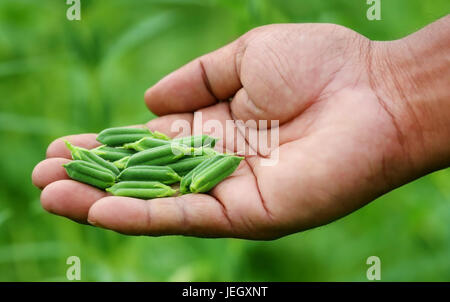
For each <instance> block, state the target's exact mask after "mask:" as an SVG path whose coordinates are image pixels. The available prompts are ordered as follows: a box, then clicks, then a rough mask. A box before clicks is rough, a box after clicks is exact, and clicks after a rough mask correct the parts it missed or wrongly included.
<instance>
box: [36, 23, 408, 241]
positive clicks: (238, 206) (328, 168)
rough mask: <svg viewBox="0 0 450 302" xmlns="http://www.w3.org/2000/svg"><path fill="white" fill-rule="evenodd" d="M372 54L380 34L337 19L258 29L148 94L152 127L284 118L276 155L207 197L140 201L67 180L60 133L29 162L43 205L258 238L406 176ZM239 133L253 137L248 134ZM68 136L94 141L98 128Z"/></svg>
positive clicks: (312, 222)
mask: <svg viewBox="0 0 450 302" xmlns="http://www.w3.org/2000/svg"><path fill="white" fill-rule="evenodd" d="M375 56H377V48H376V47H375V45H374V43H373V42H371V41H369V40H367V39H365V38H364V37H362V36H360V35H358V34H357V33H355V32H353V31H350V30H348V29H346V28H343V27H339V26H335V25H326V24H321V25H319V24H315V25H312V24H304V25H294V24H292V25H288V24H284V25H271V26H265V27H261V28H257V29H255V30H252V31H250V32H249V33H247V34H245V35H244V36H242V37H241V38H239V39H238V40H236V41H234V42H232V43H231V44H229V45H227V46H225V47H223V48H221V49H219V50H217V51H215V52H213V53H210V54H207V55H205V56H203V57H200V58H199V59H196V60H194V61H192V62H191V63H189V64H188V65H186V66H184V67H182V68H181V69H179V70H177V71H175V72H174V73H172V74H170V75H168V76H167V77H165V78H164V79H162V80H161V81H160V82H159V83H158V84H156V85H155V86H154V87H152V88H150V89H149V90H148V91H147V93H146V102H147V104H148V106H149V108H150V109H151V110H152V111H153V112H154V113H156V114H158V115H160V116H161V117H159V118H157V119H155V120H152V121H150V122H149V123H148V124H147V125H148V126H149V127H150V128H151V129H152V130H158V131H161V132H164V133H167V134H170V135H172V136H175V135H177V134H178V133H177V132H173V131H172V129H171V126H172V124H173V122H175V121H177V120H185V121H187V122H188V123H191V124H192V125H194V126H193V129H194V131H195V128H196V127H198V125H197V126H195V125H196V124H198V123H197V122H198V121H197V119H198V116H199V115H198V114H196V113H197V112H202V122H203V123H205V122H207V121H208V120H218V121H220V122H221V123H222V124H223V125H224V128H225V123H226V121H227V120H242V121H249V120H255V121H260V120H269V121H270V120H278V121H279V124H280V126H279V128H278V129H277V130H279V149H278V150H277V151H278V152H279V153H278V154H279V160H278V163H277V164H276V165H273V166H263V165H261V160H262V159H263V156H264V157H265V156H267V154H264V155H261V154H258V155H250V156H246V159H245V161H243V162H242V164H241V165H240V167H239V169H238V170H237V171H236V172H235V173H234V174H233V175H232V176H231V177H229V178H227V179H226V180H224V181H223V182H222V183H220V184H219V185H217V186H216V187H215V188H214V189H213V190H212V191H211V192H210V193H209V195H206V194H188V195H183V196H178V197H172V198H161V199H154V200H150V201H144V200H139V199H133V198H125V197H114V196H107V194H106V193H105V192H103V191H101V190H98V189H95V188H93V187H91V186H88V185H85V184H82V183H78V182H75V181H73V180H69V179H68V177H67V175H66V173H65V171H64V169H63V168H62V166H61V164H63V163H65V162H67V161H69V159H68V158H70V154H69V151H68V150H67V149H66V148H65V146H64V143H63V142H62V140H61V139H59V140H56V141H55V142H53V143H52V144H51V145H50V147H49V149H48V152H47V156H48V158H47V159H46V160H44V161H43V162H41V163H40V164H39V165H37V166H36V168H35V170H34V172H33V181H34V183H35V184H36V185H37V186H38V187H41V188H43V192H42V196H41V200H42V204H43V207H44V208H45V209H47V210H48V211H50V212H52V213H55V214H58V215H62V216H66V217H68V218H71V219H73V220H76V221H78V222H82V223H83V222H84V223H86V222H89V223H91V224H93V225H97V226H101V227H104V228H108V229H112V230H116V231H118V232H121V233H126V234H147V235H166V234H183V235H194V236H212V237H216V236H219V237H242V238H250V239H272V238H277V237H280V236H283V235H287V234H290V233H293V232H297V231H301V230H304V229H307V228H311V227H314V226H318V225H322V224H325V223H328V222H330V221H332V220H334V219H336V218H338V217H341V216H343V215H345V214H347V213H350V212H351V211H353V210H355V209H357V208H359V207H361V206H363V205H364V204H366V203H367V202H369V201H371V200H373V199H374V198H376V197H377V196H379V195H381V194H383V193H385V192H387V191H389V190H390V189H392V188H394V187H396V186H398V185H399V184H401V183H403V182H405V181H407V180H408V179H406V178H405V177H404V175H408V174H409V173H406V171H407V170H408V169H409V168H408V150H407V148H405V146H404V145H403V144H402V138H401V135H400V133H399V131H398V129H397V126H396V120H395V118H394V117H393V114H392V113H391V111H390V108H389V101H388V100H386V99H385V98H384V96H380V95H379V94H378V92H377V91H378V86H377V81H376V79H374V77H376V72H375V71H374V70H375V68H374V66H373V64H375V63H374V62H375V60H374V57H375ZM229 98H232V100H231V101H228V99H229ZM218 100H225V101H221V102H219V101H218ZM250 131H257V129H250ZM268 131H269V132H270V131H273V130H270V128H269V130H268ZM236 133H237V136H238V138H237V139H239V136H240V138H241V139H244V141H245V138H246V134H245V132H241V131H237V132H236ZM236 133H233V134H234V135H233V134H231V133H225V132H224V133H223V134H222V135H220V134H219V136H221V140H220V142H219V147H224V148H228V146H229V145H230V142H232V141H235V140H236ZM67 139H68V140H70V141H71V142H72V143H74V144H75V145H79V146H84V147H87V148H93V147H96V146H97V145H98V143H97V142H96V141H95V134H83V135H76V136H70V137H67ZM250 147H252V148H254V147H255V146H250ZM236 148H239V147H236ZM232 151H234V152H241V151H242V150H239V149H233V150H232ZM272 151H274V149H273V148H272ZM407 172H411V171H407Z"/></svg>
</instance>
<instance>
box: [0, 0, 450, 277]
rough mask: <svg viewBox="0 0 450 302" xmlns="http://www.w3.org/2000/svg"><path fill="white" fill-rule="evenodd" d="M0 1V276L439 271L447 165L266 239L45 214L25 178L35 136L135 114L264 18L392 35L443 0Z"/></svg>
mask: <svg viewBox="0 0 450 302" xmlns="http://www.w3.org/2000/svg"><path fill="white" fill-rule="evenodd" d="M381 2H382V4H381V7H382V13H381V16H382V20H381V21H368V20H367V18H366V10H367V8H368V5H367V4H366V1H365V0H359V1H356V0H353V1H348V0H334V1H331V0H320V1H319V0H314V1H313V0H309V1H307V0H291V1H275V0H261V1H258V0H254V1H250V0H249V1H244V0H241V1H239V0H236V1H230V0H185V1H183V0H170V1H168V0H167V1H163V0H160V1H156V0H95V1H94V0H91V1H88V0H81V5H82V12H81V17H82V20H81V21H72V22H70V21H68V20H67V19H66V9H67V8H68V6H67V5H66V4H65V1H56V0H45V1H44V0H40V1H35V0H1V1H0V171H1V173H0V281H65V280H66V277H65V276H66V269H67V267H68V266H67V265H66V259H67V257H68V256H71V255H76V256H79V257H80V259H81V264H82V272H81V276H82V280H84V281H110V280H111V281H210V280H211V281H248V280H254V281H266V280H267V281H364V280H367V279H366V270H367V268H368V265H366V259H367V257H369V256H371V255H376V256H379V257H380V258H381V269H382V272H381V277H382V280H383V281H450V259H449V256H450V227H449V221H450V170H449V169H446V170H443V171H439V172H437V173H434V174H431V175H428V176H427V177H424V178H422V179H420V180H417V181H415V182H414V183H411V184H408V185H406V186H404V187H402V188H399V189H397V190H395V191H393V192H391V193H389V194H387V195H386V196H383V197H382V198H380V199H378V200H377V201H375V202H373V203H371V204H370V205H368V206H366V207H364V208H363V209H361V210H360V211H357V212H355V213H353V214H351V215H349V216H347V217H345V218H343V219H341V220H339V221H337V222H334V223H332V224H330V225H327V226H323V227H320V228H317V229H314V230H310V231H306V232H303V233H300V234H294V235H291V236H288V237H285V238H282V239H279V240H275V241H270V242H251V241H245V240H235V239H198V238H189V237H181V236H172V237H161V238H148V237H127V236H123V235H120V234H116V233H114V232H111V231H105V230H101V229H95V228H93V227H89V226H83V225H79V224H76V223H74V222H71V221H69V220H66V219H64V218H61V217H57V216H54V215H50V214H48V213H46V212H44V210H43V209H42V208H41V206H40V202H39V193H40V192H39V190H38V189H36V188H34V187H33V186H32V184H31V181H30V175H31V171H32V168H33V166H34V165H35V164H36V163H38V162H39V161H40V160H42V159H43V158H44V156H45V151H46V147H47V145H48V144H49V143H50V142H51V141H52V140H53V139H55V138H57V137H59V136H63V135H67V134H71V133H81V132H97V131H99V130H101V129H103V128H106V127H109V126H119V125H126V124H136V123H144V122H146V121H148V120H149V119H151V118H153V117H154V116H153V115H152V114H151V113H149V112H148V111H147V109H146V107H145V105H144V102H143V93H144V91H145V89H146V88H147V87H149V86H150V85H152V84H154V83H155V82H156V81H157V80H158V79H160V78H161V77H163V76H164V75H165V74H167V73H169V72H170V71H172V70H174V69H176V68H177V67H179V66H181V65H182V64H184V63H186V62H188V61H189V60H191V59H193V58H195V57H197V56H199V55H201V54H204V53H206V52H209V51H212V50H214V49H216V48H218V47H220V46H222V45H224V44H226V43H228V42H230V41H232V40H233V39H235V38H236V37H238V36H239V35H241V34H243V33H244V32H246V31H247V30H249V29H251V28H253V27H256V26H259V25H263V24H268V23H281V22H327V23H337V24H341V25H344V26H347V27H350V28H352V29H354V30H356V31H358V32H360V33H362V34H364V35H365V36H367V37H369V38H371V39H377V40H389V39H397V38H400V37H402V36H404V35H406V34H409V33H412V32H414V31H416V30H418V29H419V28H421V27H423V26H425V25H426V24H428V23H431V22H432V21H434V20H436V19H438V18H439V17H442V16H444V15H445V14H448V13H449V12H450V2H449V1H448V0H433V1H421V0H389V1H386V0H382V1H381Z"/></svg>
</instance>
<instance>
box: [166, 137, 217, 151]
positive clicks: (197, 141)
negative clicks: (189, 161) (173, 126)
mask: <svg viewBox="0 0 450 302" xmlns="http://www.w3.org/2000/svg"><path fill="white" fill-rule="evenodd" d="M218 140H219V139H217V138H214V137H212V136H209V135H206V134H203V135H194V136H186V137H180V138H175V139H173V140H172V142H174V143H178V144H182V145H186V146H189V147H201V146H210V147H211V148H213V147H214V146H215V145H216V142H217V141H218Z"/></svg>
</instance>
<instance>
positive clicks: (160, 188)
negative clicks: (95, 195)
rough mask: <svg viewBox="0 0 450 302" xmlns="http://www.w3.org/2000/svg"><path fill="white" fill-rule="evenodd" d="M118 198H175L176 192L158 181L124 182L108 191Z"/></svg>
mask: <svg viewBox="0 0 450 302" xmlns="http://www.w3.org/2000/svg"><path fill="white" fill-rule="evenodd" d="M106 191H108V192H110V193H111V194H113V195H116V196H126V197H135V198H142V199H151V198H158V197H169V196H173V195H174V194H175V193H176V191H175V190H174V189H172V188H171V187H169V186H167V185H165V184H162V183H160V182H158V181H122V182H119V183H116V184H115V185H114V186H112V187H110V188H108V189H106Z"/></svg>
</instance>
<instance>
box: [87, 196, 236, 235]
mask: <svg viewBox="0 0 450 302" xmlns="http://www.w3.org/2000/svg"><path fill="white" fill-rule="evenodd" d="M88 221H89V222H90V223H91V224H93V225H95V226H100V227H103V228H107V229H111V230H114V231H117V232H120V233H123V234H129V235H151V236H160V235H175V234H179V235H192V236H201V237H223V236H233V233H234V232H233V229H232V226H231V224H230V223H229V221H228V219H227V218H226V216H225V214H224V211H223V208H222V206H221V204H220V203H219V202H218V201H217V200H216V199H214V198H213V197H211V196H209V195H204V194H188V195H182V196H178V197H170V198H158V199H152V200H149V201H145V200H142V199H135V198H128V197H116V196H111V197H105V198H102V199H101V200H99V201H98V202H96V203H95V204H94V205H93V206H92V207H91V209H90V210H89V218H88Z"/></svg>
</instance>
